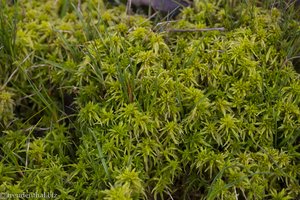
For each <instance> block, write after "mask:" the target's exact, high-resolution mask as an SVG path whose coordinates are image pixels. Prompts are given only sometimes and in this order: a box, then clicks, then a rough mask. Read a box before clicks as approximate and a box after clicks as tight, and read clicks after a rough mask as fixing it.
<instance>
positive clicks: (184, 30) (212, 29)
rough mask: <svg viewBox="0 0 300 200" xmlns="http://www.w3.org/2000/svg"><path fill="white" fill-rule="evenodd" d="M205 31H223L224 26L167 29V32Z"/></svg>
mask: <svg viewBox="0 0 300 200" xmlns="http://www.w3.org/2000/svg"><path fill="white" fill-rule="evenodd" d="M206 31H225V28H224V27H220V28H201V29H169V30H167V32H178V33H179V32H206Z"/></svg>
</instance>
